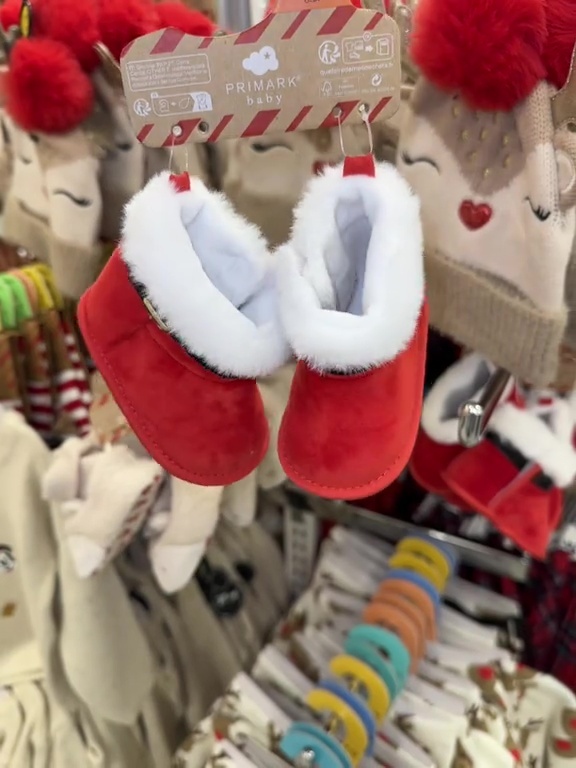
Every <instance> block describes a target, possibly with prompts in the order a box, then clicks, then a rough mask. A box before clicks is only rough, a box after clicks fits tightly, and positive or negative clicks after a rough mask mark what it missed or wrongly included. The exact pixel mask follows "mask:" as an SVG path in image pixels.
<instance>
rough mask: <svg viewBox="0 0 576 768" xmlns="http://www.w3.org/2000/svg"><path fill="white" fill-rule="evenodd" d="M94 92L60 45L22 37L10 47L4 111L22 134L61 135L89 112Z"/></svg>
mask: <svg viewBox="0 0 576 768" xmlns="http://www.w3.org/2000/svg"><path fill="white" fill-rule="evenodd" d="M93 103H94V91H93V88H92V83H91V82H90V78H89V77H88V76H87V75H86V74H85V73H84V72H83V70H82V69H81V68H80V65H79V64H78V61H77V60H76V59H75V58H74V57H73V55H72V53H71V52H70V51H69V50H68V48H66V47H65V46H64V45H62V44H61V43H57V42H55V41H53V40H45V39H41V38H22V39H20V40H18V41H17V42H16V43H15V44H14V47H13V48H12V51H11V54H10V68H9V70H8V74H7V76H6V110H7V112H8V114H9V115H10V117H11V118H12V119H13V120H14V122H15V123H16V124H17V125H18V126H19V127H20V128H22V129H23V130H25V131H40V132H42V133H65V132H67V131H71V130H73V129H74V128H76V127H78V125H80V123H82V122H83V121H84V120H86V118H87V117H88V116H89V115H90V113H91V112H92V107H93Z"/></svg>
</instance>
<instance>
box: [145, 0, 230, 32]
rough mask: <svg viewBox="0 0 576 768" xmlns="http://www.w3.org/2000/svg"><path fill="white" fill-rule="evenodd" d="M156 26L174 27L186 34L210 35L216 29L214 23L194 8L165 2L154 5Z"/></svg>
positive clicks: (160, 27)
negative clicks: (156, 15)
mask: <svg viewBox="0 0 576 768" xmlns="http://www.w3.org/2000/svg"><path fill="white" fill-rule="evenodd" d="M156 13H157V14H158V28H159V29H162V28H163V27H174V29H179V30H180V31H181V32H184V33H185V34H187V35H198V36H199V37H211V36H212V35H213V34H214V33H215V32H216V30H217V29H218V28H217V26H216V24H214V22H213V21H211V20H210V19H209V18H207V17H206V16H204V14H203V13H200V11H197V10H195V9H194V8H187V7H186V6H185V5H183V4H182V3H177V2H166V3H158V5H157V6H156Z"/></svg>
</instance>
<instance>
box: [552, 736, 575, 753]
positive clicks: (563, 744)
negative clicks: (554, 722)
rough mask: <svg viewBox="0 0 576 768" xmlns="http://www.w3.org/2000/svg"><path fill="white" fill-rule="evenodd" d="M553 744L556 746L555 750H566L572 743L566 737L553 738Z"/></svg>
mask: <svg viewBox="0 0 576 768" xmlns="http://www.w3.org/2000/svg"><path fill="white" fill-rule="evenodd" d="M554 746H555V747H556V751H557V752H568V750H569V749H570V748H571V747H572V743H571V742H570V741H568V740H567V739H555V740H554Z"/></svg>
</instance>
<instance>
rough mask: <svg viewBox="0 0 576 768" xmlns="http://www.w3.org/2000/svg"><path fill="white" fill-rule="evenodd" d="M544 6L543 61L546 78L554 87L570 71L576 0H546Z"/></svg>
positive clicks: (575, 40)
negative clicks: (546, 25)
mask: <svg viewBox="0 0 576 768" xmlns="http://www.w3.org/2000/svg"><path fill="white" fill-rule="evenodd" d="M545 6H546V17H547V21H548V40H547V43H546V48H545V50H544V63H545V65H546V71H547V74H548V80H549V81H550V82H551V83H553V84H554V85H555V86H556V88H562V87H563V86H564V84H565V83H566V80H567V79H568V75H569V73H570V65H571V64H572V54H573V53H574V45H575V44H576V2H575V1H574V0H546V3H545Z"/></svg>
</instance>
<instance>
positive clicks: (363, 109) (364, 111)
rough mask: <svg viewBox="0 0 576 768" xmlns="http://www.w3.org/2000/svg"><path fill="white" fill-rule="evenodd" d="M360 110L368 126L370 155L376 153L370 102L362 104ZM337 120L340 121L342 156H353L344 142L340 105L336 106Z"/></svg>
mask: <svg viewBox="0 0 576 768" xmlns="http://www.w3.org/2000/svg"><path fill="white" fill-rule="evenodd" d="M358 111H359V112H360V115H361V117H362V122H363V123H364V125H365V126H366V131H367V133H368V152H369V154H370V155H373V154H374V134H373V133H372V126H371V125H370V107H369V106H368V104H361V105H360V106H359V107H358ZM335 117H336V121H337V123H338V138H339V140H340V149H341V150H342V157H352V155H349V154H348V152H347V151H346V146H345V143H344V131H343V126H342V109H341V108H340V107H337V108H336V112H335Z"/></svg>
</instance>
